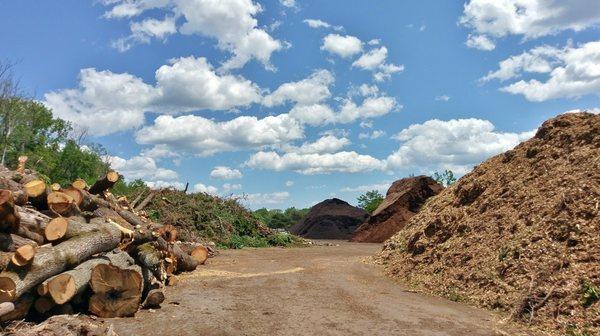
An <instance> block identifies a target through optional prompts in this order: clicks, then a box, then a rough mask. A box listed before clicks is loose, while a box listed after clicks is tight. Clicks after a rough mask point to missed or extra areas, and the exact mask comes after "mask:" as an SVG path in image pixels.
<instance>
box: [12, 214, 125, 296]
mask: <svg viewBox="0 0 600 336" xmlns="http://www.w3.org/2000/svg"><path fill="white" fill-rule="evenodd" d="M120 242H121V231H119V230H118V229H117V228H115V227H114V226H112V225H108V224H107V225H102V226H98V228H97V230H95V231H93V232H89V233H86V234H82V235H80V236H77V237H73V238H71V239H69V240H67V241H64V242H62V243H60V244H58V245H56V246H53V247H48V248H40V249H39V250H38V252H37V254H36V256H35V259H34V260H33V263H32V264H31V265H30V266H29V267H27V268H26V269H25V268H11V267H10V266H9V267H8V268H7V269H6V270H4V271H3V272H2V273H0V302H6V301H14V300H15V299H16V298H18V297H20V296H21V295H23V294H24V293H25V292H27V291H28V290H30V289H31V288H33V287H35V286H37V285H39V284H40V283H42V282H43V281H44V280H46V279H48V278H49V277H51V276H53V275H56V274H58V273H60V272H63V271H64V270H65V269H66V268H68V267H73V266H75V265H79V264H81V263H82V262H83V261H85V260H87V259H88V258H90V257H91V256H92V255H94V254H96V253H100V252H105V251H110V250H112V249H114V248H116V247H117V246H118V245H119V243H120Z"/></svg>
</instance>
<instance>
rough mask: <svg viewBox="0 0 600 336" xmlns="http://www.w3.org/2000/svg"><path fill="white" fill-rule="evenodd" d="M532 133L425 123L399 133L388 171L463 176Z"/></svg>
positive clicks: (479, 123)
mask: <svg viewBox="0 0 600 336" xmlns="http://www.w3.org/2000/svg"><path fill="white" fill-rule="evenodd" d="M533 134H534V132H533V131H532V132H524V133H505V132H498V131H496V130H495V129H494V125H493V124H492V123H491V122H489V121H487V120H481V119H452V120H448V121H442V120H437V119H433V120H429V121H426V122H424V123H422V124H414V125H411V126H410V127H408V128H406V129H404V130H402V131H401V132H400V133H398V134H397V135H396V136H395V138H396V139H397V140H399V141H400V142H401V145H400V148H399V149H398V150H397V151H395V152H394V153H392V154H391V155H390V156H389V157H388V158H387V166H388V168H389V169H391V170H394V169H403V168H419V169H428V168H429V169H439V168H441V169H444V168H448V169H452V170H454V171H455V172H458V173H464V172H466V171H468V170H469V169H471V168H472V166H473V165H475V164H478V163H480V162H482V161H483V160H485V159H487V158H489V157H491V156H493V155H496V154H498V153H501V152H504V151H506V150H509V149H511V148H513V147H514V146H516V145H517V144H518V143H519V142H521V141H523V140H526V139H528V138H530V137H531V136H533Z"/></svg>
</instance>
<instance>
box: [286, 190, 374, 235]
mask: <svg viewBox="0 0 600 336" xmlns="http://www.w3.org/2000/svg"><path fill="white" fill-rule="evenodd" d="M367 217H369V214H368V213H367V212H366V211H364V210H362V209H359V208H356V207H353V206H351V205H350V204H348V203H346V202H344V201H342V200H340V199H337V198H332V199H328V200H325V201H323V202H321V203H319V204H317V205H315V206H313V207H312V208H311V209H310V212H309V213H308V215H306V217H304V219H303V220H301V221H300V222H298V224H296V225H294V226H292V227H291V228H290V232H291V233H293V234H296V235H298V236H301V237H305V238H311V239H349V238H350V237H351V235H352V233H353V232H354V230H356V228H357V227H358V226H359V225H360V224H362V223H363V222H364V221H365V219H367Z"/></svg>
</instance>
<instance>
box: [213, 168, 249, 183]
mask: <svg viewBox="0 0 600 336" xmlns="http://www.w3.org/2000/svg"><path fill="white" fill-rule="evenodd" d="M242 176H243V175H242V172H241V171H239V170H237V169H233V168H229V167H225V166H218V167H215V168H214V169H213V170H212V171H211V172H210V177H211V178H214V179H219V180H235V179H241V178H242Z"/></svg>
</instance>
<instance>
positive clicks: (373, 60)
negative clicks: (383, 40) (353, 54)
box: [352, 46, 404, 82]
mask: <svg viewBox="0 0 600 336" xmlns="http://www.w3.org/2000/svg"><path fill="white" fill-rule="evenodd" d="M387 55H388V50H387V48H386V47H383V46H382V47H380V48H376V49H373V50H370V51H368V52H366V53H364V54H362V55H361V56H360V57H359V58H358V59H357V60H356V61H354V63H352V66H353V67H356V68H360V69H363V70H370V71H373V72H374V74H373V78H374V79H375V80H376V81H378V82H383V81H384V80H387V79H390V78H391V76H392V75H393V74H395V73H397V72H402V71H404V65H395V64H388V63H385V61H386V59H387Z"/></svg>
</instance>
